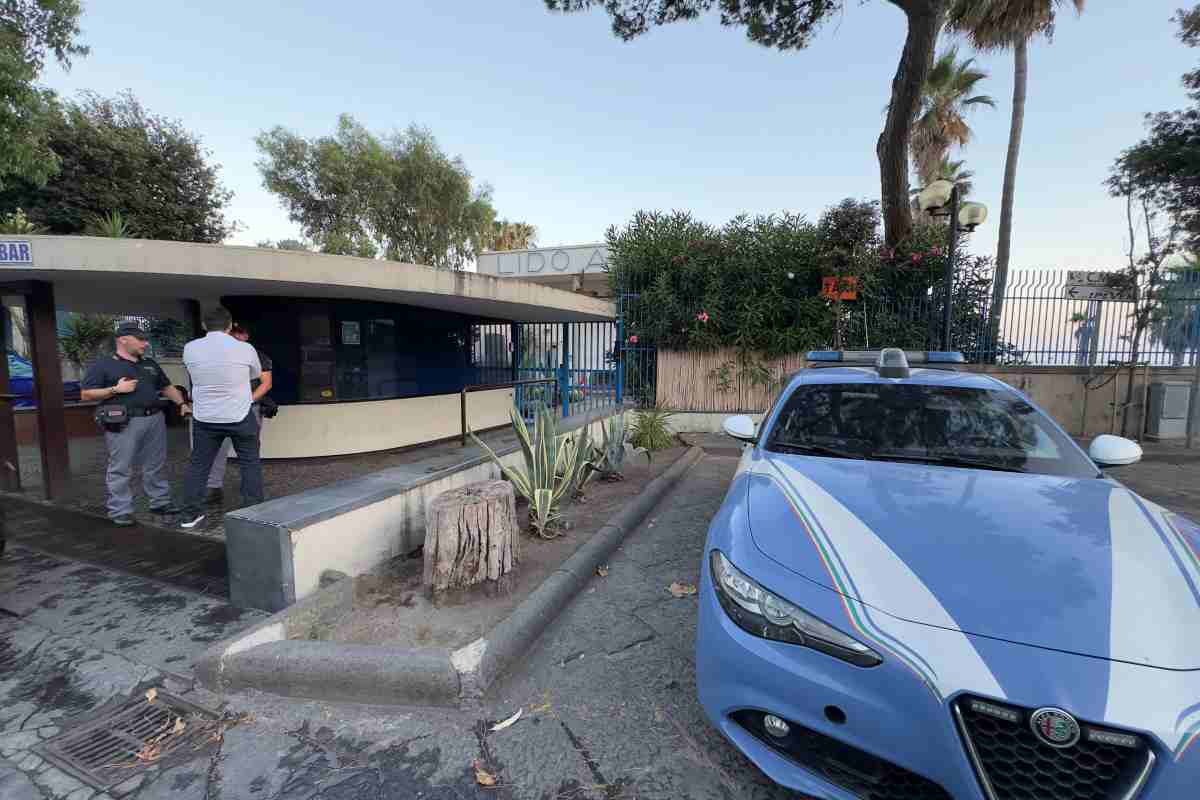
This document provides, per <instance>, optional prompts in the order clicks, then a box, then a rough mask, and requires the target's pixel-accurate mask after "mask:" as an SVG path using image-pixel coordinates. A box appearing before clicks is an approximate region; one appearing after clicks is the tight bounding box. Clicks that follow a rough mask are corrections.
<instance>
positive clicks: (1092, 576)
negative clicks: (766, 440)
mask: <svg viewBox="0 0 1200 800" xmlns="http://www.w3.org/2000/svg"><path fill="white" fill-rule="evenodd" d="M747 486H748V489H747V491H748V492H749V498H748V501H749V502H748V507H749V515H750V520H749V521H750V529H751V533H752V536H753V539H754V542H755V544H756V545H757V547H758V548H759V549H760V550H761V551H762V552H763V553H764V554H765V555H767V556H768V557H770V558H771V559H773V560H775V561H777V562H778V563H780V564H782V565H783V566H785V567H787V568H788V569H790V570H792V571H794V572H796V573H799V574H800V575H803V576H804V577H806V578H808V579H810V580H812V581H816V582H818V583H821V584H823V585H825V586H827V587H829V588H831V589H833V590H835V591H838V592H841V593H842V594H845V595H847V596H849V597H852V598H854V599H856V600H859V601H861V602H863V603H866V604H868V605H870V606H872V607H874V608H876V609H878V610H880V611H883V612H886V613H888V614H891V615H893V616H896V617H900V618H902V619H905V620H908V621H911V622H917V623H923V624H927V625H934V626H938V627H944V628H949V629H952V630H958V631H962V632H964V633H970V634H975V635H979V636H987V637H992V638H995V639H1001V640H1006V641H1010V642H1017V643H1021V644H1027V645H1034V646H1037V647H1044V648H1050V649H1054V650H1061V651H1065V652H1069V653H1077V654H1081V655H1087V656H1094V657H1098V658H1106V659H1112V660H1115V661H1127V662H1130V663H1134V664H1139V665H1149V666H1155V667H1161V668H1166V669H1200V589H1198V587H1200V558H1198V557H1197V554H1198V553H1200V527H1197V526H1196V525H1195V524H1194V523H1191V522H1190V521H1188V520H1186V519H1184V518H1182V517H1179V516H1178V515H1175V514H1172V513H1170V512H1167V511H1165V510H1164V509H1162V508H1160V507H1158V506H1156V505H1154V504H1152V503H1149V502H1147V501H1146V500H1144V499H1142V498H1140V497H1138V496H1137V495H1135V494H1134V493H1132V492H1130V491H1129V490H1128V489H1126V488H1124V487H1123V486H1121V485H1120V484H1118V483H1115V482H1113V481H1109V480H1105V479H1100V478H1089V479H1074V478H1061V477H1053V476H1047V475H1031V474H1022V473H1006V472H994V471H986V470H973V469H958V468H950V467H938V466H927V465H920V464H905V463H895V462H882V461H858V460H848V459H827V458H814V457H807V456H792V455H779V454H773V453H765V454H764V457H762V458H760V459H758V460H757V463H756V465H755V466H754V468H753V474H752V475H751V477H750V480H749V481H748V482H747Z"/></svg>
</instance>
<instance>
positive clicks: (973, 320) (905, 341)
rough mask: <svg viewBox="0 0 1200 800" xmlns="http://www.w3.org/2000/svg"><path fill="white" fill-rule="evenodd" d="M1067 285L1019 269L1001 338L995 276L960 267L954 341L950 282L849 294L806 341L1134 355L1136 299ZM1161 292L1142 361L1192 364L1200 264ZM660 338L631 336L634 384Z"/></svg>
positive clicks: (629, 309) (1197, 352)
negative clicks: (1075, 290) (825, 327)
mask: <svg viewBox="0 0 1200 800" xmlns="http://www.w3.org/2000/svg"><path fill="white" fill-rule="evenodd" d="M1146 288H1147V287H1146V286H1145V285H1144V284H1143V286H1142V287H1140V288H1139V292H1140V293H1144V292H1145V291H1146ZM1068 289H1069V284H1068V282H1067V272H1066V271H1065V270H1038V269H1029V270H1014V271H1012V272H1011V273H1010V275H1009V280H1008V285H1007V288H1006V290H1005V297H1004V302H1003V304H1002V312H1001V320H1000V325H999V329H998V336H997V337H993V336H992V333H991V331H992V326H991V325H990V324H989V323H990V321H991V319H992V316H991V315H992V308H993V302H992V300H993V298H992V292H993V282H992V276H991V275H990V274H987V273H983V274H980V273H978V272H974V273H969V274H963V273H960V274H959V275H958V276H956V281H955V285H954V292H953V296H952V302H951V334H950V336H951V341H950V343H949V347H948V348H947V346H946V343H945V342H943V336H942V331H943V322H942V319H943V309H944V308H945V302H946V300H945V291H944V290H943V288H942V286H941V285H940V284H938V283H935V284H934V285H932V286H929V287H925V288H921V289H920V290H917V291H915V292H914V293H912V294H910V295H906V296H895V295H890V296H884V297H879V296H876V297H868V298H866V299H859V300H855V301H847V302H843V303H842V304H841V313H840V316H839V317H838V320H837V326H836V327H837V328H838V334H837V335H836V338H831V339H830V340H828V341H825V340H822V341H812V342H810V343H809V345H808V346H809V347H811V348H814V349H816V348H835V347H838V346H839V345H840V347H841V348H843V349H848V350H849V349H878V348H880V347H903V348H906V349H911V350H941V349H951V350H958V351H960V352H962V353H963V355H964V356H965V357H966V358H967V360H968V361H971V362H976V363H981V362H983V363H1000V364H1031V365H1063V366H1067V365H1073V366H1087V365H1108V364H1109V363H1111V362H1114V361H1128V360H1130V359H1131V358H1132V357H1133V338H1134V320H1133V317H1132V314H1133V310H1134V305H1133V303H1132V302H1130V301H1119V300H1104V301H1096V300H1090V301H1089V300H1087V299H1082V298H1081V299H1075V298H1073V297H1071V296H1070V294H1069V293H1068ZM1159 291H1160V293H1161V294H1162V295H1163V297H1164V301H1163V303H1162V305H1161V309H1160V310H1159V311H1158V312H1157V313H1156V314H1155V319H1154V320H1153V321H1152V323H1151V324H1150V326H1149V327H1148V328H1147V329H1146V331H1145V332H1144V333H1143V335H1142V337H1141V341H1140V342H1139V344H1138V352H1137V361H1138V362H1139V363H1143V362H1144V363H1149V364H1151V365H1153V366H1177V367H1178V366H1189V365H1193V364H1195V361H1196V359H1197V358H1198V357H1200V270H1177V271H1174V272H1170V273H1168V275H1167V276H1166V281H1165V283H1164V284H1163V285H1162V286H1161V287H1160V289H1159ZM1079 294H1081V295H1082V294H1084V293H1079ZM1139 296H1143V295H1139ZM638 297H639V295H638V294H637V293H626V294H623V295H622V296H621V308H620V315H621V322H619V323H618V324H628V323H629V322H630V321H632V320H633V319H634V318H636V315H637V314H646V313H653V310H652V309H646V308H644V306H645V304H644V303H638V302H637V299H638ZM697 308H699V306H698V305H697ZM831 313H832V311H831ZM839 340H840V341H839ZM653 344H654V343H652V342H636V343H629V342H628V340H626V345H625V348H624V351H625V355H626V357H625V359H624V361H625V379H626V382H627V383H628V384H630V385H631V387H632V386H637V385H643V384H645V385H650V386H653V383H654V380H655V367H654V365H653V364H654V361H655V349H654V347H653ZM627 394H634V392H627ZM650 396H653V391H651V392H650Z"/></svg>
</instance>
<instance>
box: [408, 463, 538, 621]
mask: <svg viewBox="0 0 1200 800" xmlns="http://www.w3.org/2000/svg"><path fill="white" fill-rule="evenodd" d="M519 531H520V529H519V527H518V525H517V507H516V498H515V496H514V495H513V488H512V484H510V483H509V482H508V481H482V482H480V483H472V484H468V485H467V486H464V487H462V488H461V489H451V490H450V491H447V492H442V493H441V494H440V495H438V496H437V497H435V498H434V499H433V502H432V503H431V504H430V506H429V514H428V515H427V517H426V520H425V572H424V579H423V583H424V585H425V586H427V587H429V590H430V592H431V593H432V595H433V599H434V602H438V601H440V600H445V599H447V595H448V593H450V592H459V591H461V590H464V589H467V588H469V587H471V586H474V585H475V584H479V583H486V585H485V587H484V588H485V589H487V590H489V591H497V590H499V591H503V590H506V589H507V588H508V585H509V582H510V578H509V577H508V576H509V574H510V573H511V572H512V570H513V567H514V565H515V564H516V563H517V560H518V558H519V555H520V554H519V552H518V551H519V547H520V540H519V539H518V536H519Z"/></svg>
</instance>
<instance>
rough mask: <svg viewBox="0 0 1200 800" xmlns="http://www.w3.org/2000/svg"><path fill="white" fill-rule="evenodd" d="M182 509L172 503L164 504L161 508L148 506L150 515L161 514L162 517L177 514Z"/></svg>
mask: <svg viewBox="0 0 1200 800" xmlns="http://www.w3.org/2000/svg"><path fill="white" fill-rule="evenodd" d="M181 510H182V509H181V508H180V507H179V506H177V505H175V504H174V503H165V504H163V505H161V506H150V513H151V514H161V515H162V516H164V517H167V516H170V515H171V514H178V513H179V512H180V511H181Z"/></svg>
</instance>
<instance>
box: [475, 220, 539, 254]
mask: <svg viewBox="0 0 1200 800" xmlns="http://www.w3.org/2000/svg"><path fill="white" fill-rule="evenodd" d="M536 244H537V228H535V227H533V226H532V225H530V224H529V223H527V222H509V221H508V220H506V219H498V220H494V221H493V222H492V230H491V232H490V235H489V236H488V241H487V248H488V249H489V250H526V249H528V248H530V247H533V246H534V245H536Z"/></svg>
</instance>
